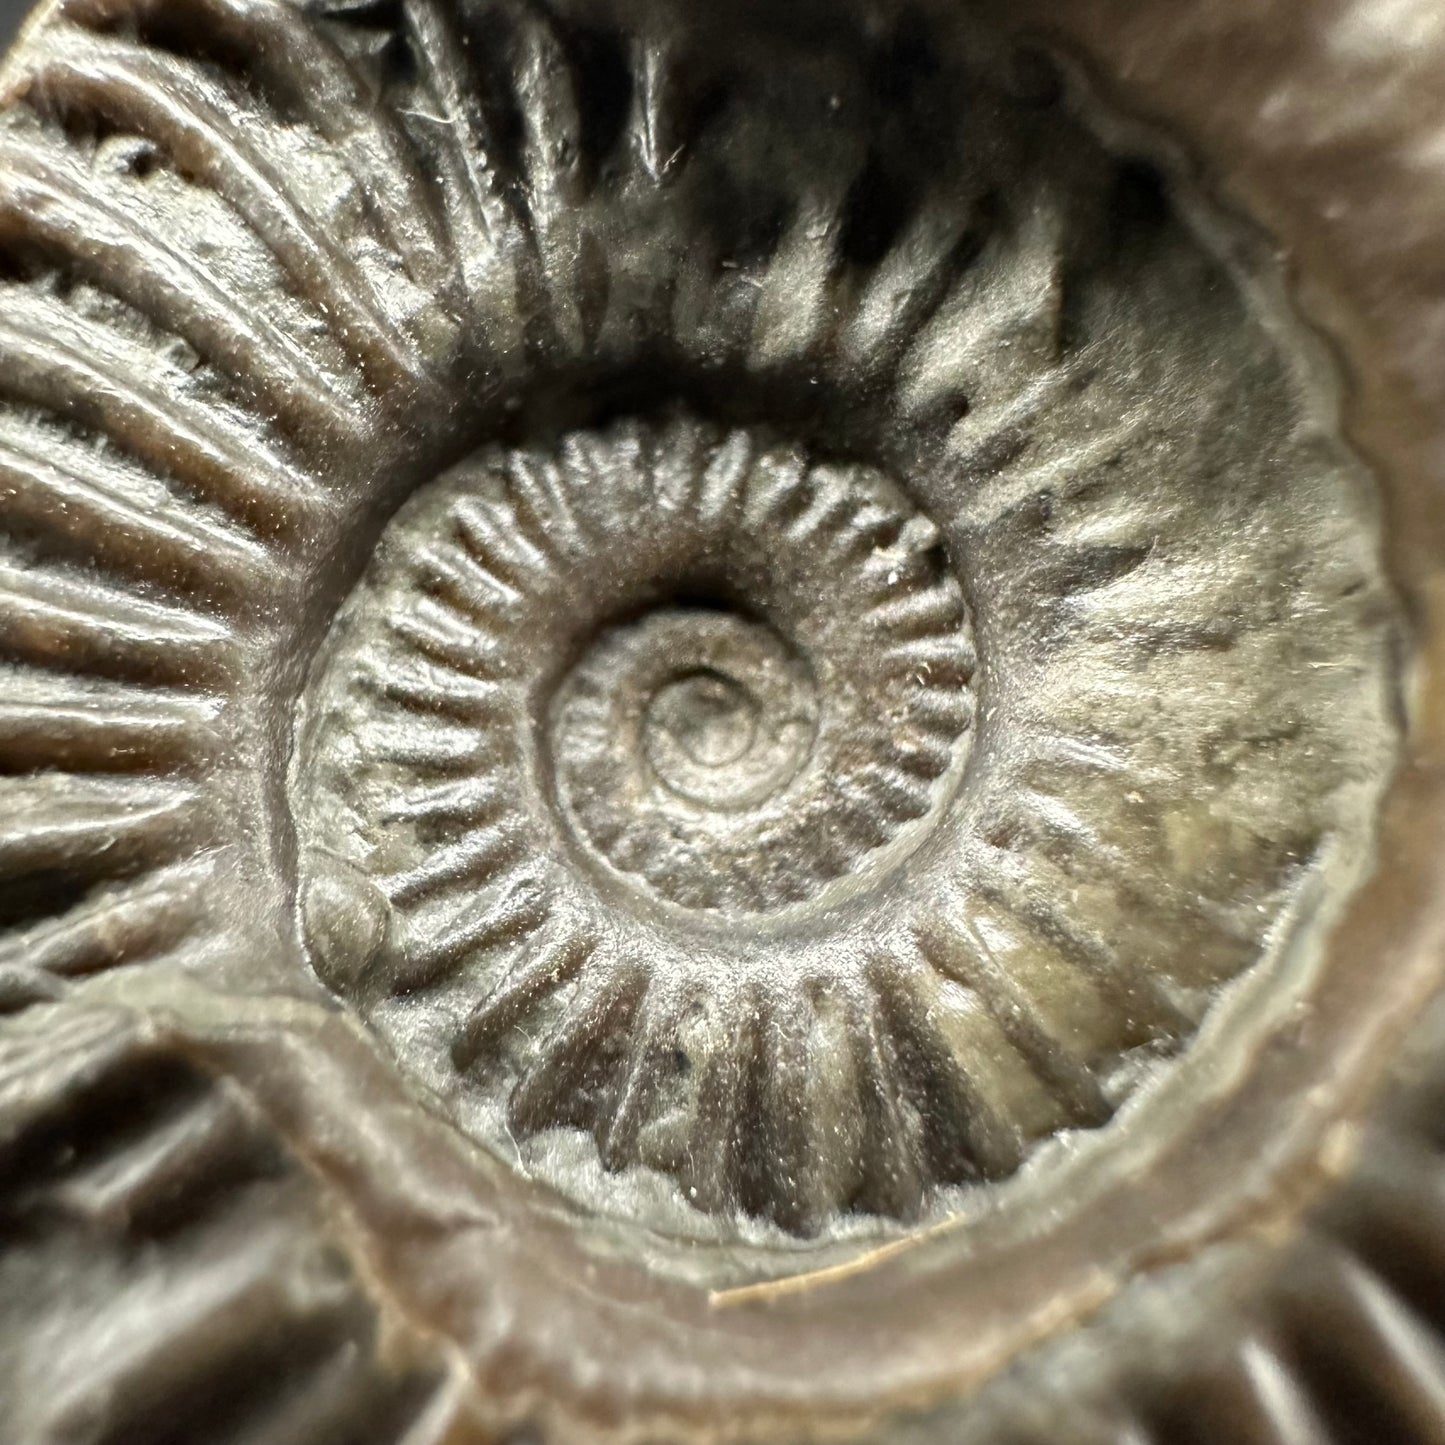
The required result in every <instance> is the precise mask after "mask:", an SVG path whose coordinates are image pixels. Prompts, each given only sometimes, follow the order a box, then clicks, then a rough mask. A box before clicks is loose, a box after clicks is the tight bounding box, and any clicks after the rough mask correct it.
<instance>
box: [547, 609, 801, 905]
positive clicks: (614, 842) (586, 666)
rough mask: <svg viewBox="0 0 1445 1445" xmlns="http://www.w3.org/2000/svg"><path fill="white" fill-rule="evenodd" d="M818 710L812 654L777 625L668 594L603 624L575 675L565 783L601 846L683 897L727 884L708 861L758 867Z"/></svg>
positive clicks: (558, 743)
mask: <svg viewBox="0 0 1445 1445" xmlns="http://www.w3.org/2000/svg"><path fill="white" fill-rule="evenodd" d="M818 724H819V703H818V696H817V687H816V685H815V683H814V680H813V677H812V674H811V672H810V670H809V668H808V666H807V663H806V662H805V661H804V660H803V659H802V658H801V657H799V656H798V655H797V654H796V653H795V652H794V651H793V649H792V648H791V647H790V646H789V645H788V644H787V643H786V642H785V641H784V640H783V639H782V638H781V637H780V636H779V635H778V634H777V633H776V632H775V631H774V630H773V629H772V627H771V626H769V625H768V624H766V623H762V622H754V621H751V620H749V619H747V618H744V617H741V616H738V615H735V614H733V613H727V612H714V611H707V610H702V609H689V608H661V609H658V610H656V611H654V612H651V613H649V614H648V615H646V616H645V617H644V618H642V619H641V620H640V621H638V622H633V623H629V624H626V625H623V626H620V627H616V628H614V629H612V630H610V631H609V632H607V633H605V634H604V635H603V637H602V638H601V639H600V640H599V641H598V642H597V643H596V644H595V645H594V646H593V647H592V648H591V650H590V651H589V652H588V653H587V655H586V656H585V657H584V658H583V659H582V661H581V662H580V663H579V664H578V666H577V668H576V669H575V671H574V672H573V674H572V676H571V677H570V678H569V679H568V681H567V682H566V683H565V684H564V686H563V688H562V692H561V697H560V701H559V705H558V708H557V720H556V725H555V728H554V748H553V751H554V755H555V757H556V765H557V777H558V790H559V793H560V795H561V798H562V802H563V805H564V809H565V811H566V813H567V814H568V816H569V817H570V818H571V819H572V820H573V826H574V829H575V831H576V832H577V833H578V835H579V836H580V837H581V838H582V839H583V841H584V842H585V843H586V844H587V845H588V846H589V848H590V849H591V850H593V851H595V852H596V853H598V854H599V855H600V856H601V857H602V858H603V859H605V860H606V861H607V863H609V864H610V865H611V866H613V867H615V868H617V869H620V870H621V871H623V872H628V873H641V874H642V875H643V876H646V877H649V878H650V879H651V881H652V882H653V884H654V886H655V887H658V888H659V890H660V891H662V892H663V893H664V894H665V895H667V896H670V897H673V898H674V899H675V901H682V899H683V898H684V897H687V898H691V897H693V896H695V895H696V896H700V895H699V890H700V889H701V890H711V889H713V888H715V887H716V886H717V884H716V882H708V881H706V877H705V875H706V873H707V872H708V871H709V863H710V862H711V863H712V864H714V865H715V864H716V863H718V862H720V861H721V860H723V859H727V860H729V861H730V862H731V863H732V864H733V865H734V867H735V868H740V867H743V866H747V868H748V869H749V871H750V872H753V871H756V870H757V867H758V861H757V860H756V859H754V860H753V861H751V862H749V861H748V860H747V858H746V855H747V854H749V853H752V852H753V851H754V850H755V849H756V847H757V846H758V844H759V842H760V841H761V840H762V839H764V838H766V837H767V836H768V830H767V828H766V826H764V827H763V828H762V829H761V830H760V828H759V823H760V821H761V820H762V819H763V818H765V816H766V815H767V814H769V813H771V812H773V811H774V810H777V809H779V808H783V807H785V806H786V804H785V802H784V801H783V798H784V795H786V793H787V792H788V789H789V788H790V786H791V785H792V784H793V783H794V781H795V780H796V779H797V778H798V777H799V775H800V774H802V773H803V771H804V769H805V766H806V764H807V762H808V760H809V757H810V755H811V753H812V751H813V748H814V744H815V741H816V739H817V735H818ZM684 859H690V860H691V862H690V863H685V862H684ZM764 866H766V865H764ZM693 872H696V873H697V874H699V875H700V876H696V877H693V878H691V879H690V880H689V879H686V878H685V875H686V874H688V873H693Z"/></svg>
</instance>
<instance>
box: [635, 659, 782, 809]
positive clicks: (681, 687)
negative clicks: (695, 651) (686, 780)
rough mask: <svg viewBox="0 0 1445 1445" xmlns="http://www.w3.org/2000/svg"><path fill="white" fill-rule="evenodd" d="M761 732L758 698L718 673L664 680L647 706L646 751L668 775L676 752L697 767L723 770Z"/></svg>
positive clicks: (736, 758)
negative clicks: (669, 757) (669, 761)
mask: <svg viewBox="0 0 1445 1445" xmlns="http://www.w3.org/2000/svg"><path fill="white" fill-rule="evenodd" d="M757 731H758V705H757V702H756V700H755V699H754V698H753V696H752V694H751V693H750V692H749V691H748V690H747V688H745V687H744V686H743V685H742V684H741V683H739V682H736V681H734V679H732V678H730V677H726V676H724V675H723V674H722V673H718V672H708V671H702V672H689V673H686V674H685V675H684V676H682V677H679V678H676V679H674V680H673V681H672V682H669V683H666V684H664V685H663V687H662V688H661V689H660V690H659V692H658V694H657V696H656V697H655V698H653V700H652V706H651V707H650V708H648V710H647V742H648V747H647V751H648V755H649V756H650V757H651V759H652V764H653V766H654V767H655V768H656V769H657V770H658V773H659V774H660V775H661V776H662V777H663V778H664V779H666V778H667V772H668V769H667V761H666V760H667V757H668V755H669V753H671V752H672V751H673V750H675V749H678V748H680V749H681V750H682V751H683V752H684V753H686V754H687V757H688V760H689V761H691V762H694V763H696V764H698V766H699V767H704V768H723V767H726V766H727V765H728V764H729V763H735V762H737V760H738V759H739V758H740V757H742V755H743V754H744V753H745V752H747V750H748V748H749V747H750V746H751V745H752V741H753V739H754V738H755V737H756V736H757ZM673 786H676V785H675V784H673Z"/></svg>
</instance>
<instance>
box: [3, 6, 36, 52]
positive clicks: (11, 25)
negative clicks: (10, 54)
mask: <svg viewBox="0 0 1445 1445" xmlns="http://www.w3.org/2000/svg"><path fill="white" fill-rule="evenodd" d="M34 3H35V0H0V50H6V49H8V48H9V46H10V42H11V41H12V40H13V39H14V38H15V32H16V31H17V30H18V29H19V28H20V22H21V21H22V20H24V19H25V17H26V16H27V15H28V14H29V13H30V11H31V9H32V8H33V6H34Z"/></svg>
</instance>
